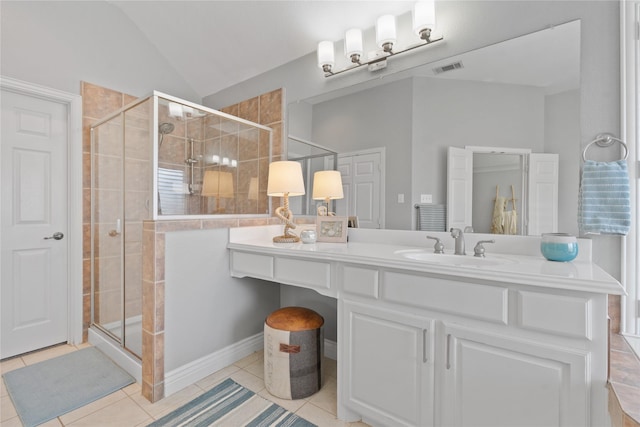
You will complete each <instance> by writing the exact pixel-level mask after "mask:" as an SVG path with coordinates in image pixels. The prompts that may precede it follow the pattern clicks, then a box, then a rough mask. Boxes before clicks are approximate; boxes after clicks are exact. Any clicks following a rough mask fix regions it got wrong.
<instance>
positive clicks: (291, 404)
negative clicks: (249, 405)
mask: <svg viewBox="0 0 640 427" xmlns="http://www.w3.org/2000/svg"><path fill="white" fill-rule="evenodd" d="M258 394H259V395H260V396H262V397H264V398H265V399H267V400H269V401H271V402H273V403H275V404H276V405H280V406H282V407H283V408H284V409H286V410H287V411H291V412H296V411H297V410H298V409H300V408H301V407H302V405H304V404H305V403H307V400H306V399H296V400H290V399H280V398H279V397H276V396H274V395H273V394H271V393H269V391H268V390H267V389H266V388H265V389H264V390H262V391H261V392H260V393H258Z"/></svg>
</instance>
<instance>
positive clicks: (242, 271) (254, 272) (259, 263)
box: [231, 251, 273, 279]
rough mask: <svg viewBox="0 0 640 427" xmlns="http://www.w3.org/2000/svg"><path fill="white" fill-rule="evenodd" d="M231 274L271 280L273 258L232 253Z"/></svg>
mask: <svg viewBox="0 0 640 427" xmlns="http://www.w3.org/2000/svg"><path fill="white" fill-rule="evenodd" d="M231 272H232V273H233V275H234V276H238V277H243V276H250V277H258V278H261V279H273V257H272V256H268V255H257V254H248V253H245V252H234V251H232V252H231Z"/></svg>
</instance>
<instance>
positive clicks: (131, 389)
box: [122, 383, 142, 396]
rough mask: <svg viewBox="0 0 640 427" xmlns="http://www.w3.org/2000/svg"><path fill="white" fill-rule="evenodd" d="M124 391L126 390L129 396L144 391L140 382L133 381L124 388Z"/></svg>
mask: <svg viewBox="0 0 640 427" xmlns="http://www.w3.org/2000/svg"><path fill="white" fill-rule="evenodd" d="M122 391H124V392H125V393H126V394H127V396H134V395H136V394H141V393H142V386H141V385H140V383H133V384H129V385H128V386H126V387H125V388H123V389H122Z"/></svg>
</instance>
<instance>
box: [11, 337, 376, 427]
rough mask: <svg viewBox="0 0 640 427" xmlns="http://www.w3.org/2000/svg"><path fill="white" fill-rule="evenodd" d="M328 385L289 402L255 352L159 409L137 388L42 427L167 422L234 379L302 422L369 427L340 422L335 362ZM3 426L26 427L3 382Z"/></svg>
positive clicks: (58, 350)
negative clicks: (274, 390)
mask: <svg viewBox="0 0 640 427" xmlns="http://www.w3.org/2000/svg"><path fill="white" fill-rule="evenodd" d="M89 346H90V345H88V344H86V345H85V344H82V345H78V346H75V347H74V346H69V345H61V346H56V347H52V348H48V349H46V350H43V351H42V352H34V353H30V354H28V355H25V356H22V357H16V358H12V359H8V360H5V361H3V362H1V364H0V368H1V369H2V370H3V372H8V371H10V370H13V369H17V368H20V367H23V366H25V364H33V363H37V362H39V361H42V360H47V359H50V358H52V357H57V356H60V355H62V354H67V353H69V352H71V351H76V350H77V349H81V348H86V347H89ZM323 363H324V372H325V378H324V385H323V387H322V389H321V390H320V391H319V392H318V393H316V394H314V395H312V396H309V397H307V398H305V399H298V400H287V399H280V398H278V397H276V396H273V395H271V394H270V393H269V392H268V391H267V389H266V388H265V385H264V379H263V377H264V353H263V352H262V351H258V352H255V353H253V354H251V355H249V356H247V357H245V358H244V359H242V360H240V361H238V362H236V363H234V364H232V365H230V366H227V367H225V368H223V369H221V370H219V371H218V372H215V373H213V374H211V375H209V376H207V377H206V378H203V379H202V380H200V381H198V382H197V383H196V384H193V385H191V386H189V387H186V388H184V389H183V390H180V391H178V392H177V393H175V394H173V395H171V396H169V397H166V398H165V399H162V400H160V401H159V402H156V403H151V402H149V401H148V400H146V399H145V398H144V397H142V394H141V387H140V384H137V383H136V384H131V385H129V386H127V387H125V388H123V389H121V390H119V391H117V392H115V393H112V394H110V395H109V396H106V397H104V398H102V399H99V400H97V401H95V402H92V403H89V404H87V405H85V406H83V407H82V408H79V409H77V410H75V411H72V412H69V413H67V414H64V415H62V416H60V417H58V418H57V419H54V420H51V421H49V422H47V423H45V424H43V425H42V426H41V427H61V426H78V427H79V426H91V427H101V426H104V427H110V426H114V427H116V426H117V427H138V426H140V427H142V426H146V425H147V424H149V423H151V422H152V421H153V420H154V419H158V418H161V417H162V416H164V415H166V414H168V413H169V412H171V411H173V410H175V409H177V408H179V407H180V406H182V405H184V404H185V403H187V402H188V401H190V400H191V399H193V398H195V397H197V396H198V395H200V394H202V393H204V392H205V391H206V390H210V389H211V388H212V387H214V386H215V385H216V384H219V383H220V382H222V381H224V380H225V379H226V378H232V379H233V380H234V381H236V382H237V383H238V384H240V385H242V386H244V387H246V388H248V389H250V390H252V391H253V392H255V393H257V394H259V395H260V396H262V397H264V398H265V399H267V400H269V401H271V402H274V403H276V404H278V405H280V406H282V407H283V408H285V409H287V410H289V411H291V412H295V413H297V414H298V415H299V416H301V417H303V418H305V419H307V420H309V421H310V422H312V423H315V424H317V425H318V426H319V427H334V426H338V427H347V426H348V427H369V426H368V425H367V424H365V423H361V422H357V423H345V422H342V421H340V420H338V419H336V416H335V414H336V411H337V403H336V388H337V379H336V374H337V368H336V362H335V360H331V359H325V360H324V362H323ZM0 391H1V399H2V408H1V412H0V415H1V421H2V423H1V424H2V427H22V423H21V421H20V418H19V417H18V416H17V413H16V411H15V408H14V407H13V404H12V402H11V399H10V397H9V395H8V393H7V390H6V387H5V385H4V381H3V382H2V388H1V389H0Z"/></svg>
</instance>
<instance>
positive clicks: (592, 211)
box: [578, 160, 631, 235]
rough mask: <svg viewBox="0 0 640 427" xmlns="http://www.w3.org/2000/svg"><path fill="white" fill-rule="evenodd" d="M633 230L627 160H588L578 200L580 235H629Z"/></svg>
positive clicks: (583, 170) (584, 167)
mask: <svg viewBox="0 0 640 427" xmlns="http://www.w3.org/2000/svg"><path fill="white" fill-rule="evenodd" d="M630 226H631V205H630V201H629V172H628V171H627V162H626V160H618V161H615V162H596V161H593V160H586V161H585V162H584V166H583V168H582V180H581V184H580V197H579V199H578V227H579V229H580V233H581V234H587V233H606V234H622V235H626V234H627V233H628V232H629V227H630Z"/></svg>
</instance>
